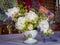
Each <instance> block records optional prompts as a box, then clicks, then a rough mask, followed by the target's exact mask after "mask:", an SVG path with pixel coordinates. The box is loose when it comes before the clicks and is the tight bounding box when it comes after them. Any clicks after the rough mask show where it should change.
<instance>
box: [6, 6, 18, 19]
mask: <svg viewBox="0 0 60 45" xmlns="http://www.w3.org/2000/svg"><path fill="white" fill-rule="evenodd" d="M5 13H6V15H7V16H8V17H11V18H12V20H14V16H15V14H16V13H19V8H18V7H13V8H10V9H8V12H5Z"/></svg>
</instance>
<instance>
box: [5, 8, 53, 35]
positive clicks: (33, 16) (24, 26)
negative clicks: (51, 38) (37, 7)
mask: <svg viewBox="0 0 60 45" xmlns="http://www.w3.org/2000/svg"><path fill="white" fill-rule="evenodd" d="M23 11H25V12H23ZM21 12H23V13H24V14H23V13H21ZM5 13H6V15H7V16H8V18H9V17H11V18H12V20H13V21H14V22H15V27H16V29H18V30H20V31H23V32H24V31H27V30H34V29H40V31H41V32H43V34H45V35H49V34H53V32H52V30H51V29H50V27H49V23H48V21H49V16H47V15H46V14H44V13H41V11H40V12H34V11H32V10H30V11H29V12H27V11H26V10H21V9H20V8H19V7H13V8H10V9H8V11H7V12H5Z"/></svg>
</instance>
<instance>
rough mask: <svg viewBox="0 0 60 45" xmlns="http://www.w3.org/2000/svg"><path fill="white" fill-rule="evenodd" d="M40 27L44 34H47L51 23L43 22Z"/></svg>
mask: <svg viewBox="0 0 60 45" xmlns="http://www.w3.org/2000/svg"><path fill="white" fill-rule="evenodd" d="M38 27H39V28H40V29H41V31H42V32H44V33H45V32H47V30H48V29H49V23H48V21H47V20H42V21H41V22H40V23H39V25H38Z"/></svg>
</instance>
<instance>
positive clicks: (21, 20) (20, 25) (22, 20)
mask: <svg viewBox="0 0 60 45" xmlns="http://www.w3.org/2000/svg"><path fill="white" fill-rule="evenodd" d="M25 22H26V19H25V17H19V18H18V21H17V22H16V24H15V27H16V29H18V30H22V29H23V28H24V27H25Z"/></svg>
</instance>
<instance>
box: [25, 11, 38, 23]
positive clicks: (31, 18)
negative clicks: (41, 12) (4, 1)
mask: <svg viewBox="0 0 60 45" xmlns="http://www.w3.org/2000/svg"><path fill="white" fill-rule="evenodd" d="M25 17H26V19H27V21H29V22H32V21H36V19H37V18H38V15H37V14H36V13H35V12H33V11H29V12H28V13H26V14H25Z"/></svg>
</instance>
